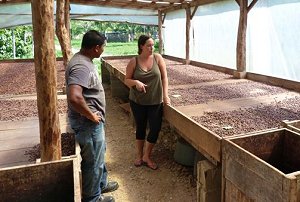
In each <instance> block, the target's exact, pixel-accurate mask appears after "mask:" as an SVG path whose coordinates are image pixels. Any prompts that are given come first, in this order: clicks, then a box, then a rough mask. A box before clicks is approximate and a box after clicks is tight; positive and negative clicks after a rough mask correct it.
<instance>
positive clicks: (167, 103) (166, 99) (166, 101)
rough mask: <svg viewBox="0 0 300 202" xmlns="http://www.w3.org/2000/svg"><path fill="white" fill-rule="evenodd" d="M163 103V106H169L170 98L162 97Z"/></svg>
mask: <svg viewBox="0 0 300 202" xmlns="http://www.w3.org/2000/svg"><path fill="white" fill-rule="evenodd" d="M163 101H164V104H165V105H170V104H171V99H170V97H169V96H168V95H167V96H164V99H163Z"/></svg>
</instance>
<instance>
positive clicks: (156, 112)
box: [130, 101, 163, 144]
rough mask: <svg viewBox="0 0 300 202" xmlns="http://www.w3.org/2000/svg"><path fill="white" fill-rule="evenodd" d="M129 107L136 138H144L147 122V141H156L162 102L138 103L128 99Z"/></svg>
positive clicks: (160, 119) (160, 120) (159, 126)
mask: <svg viewBox="0 0 300 202" xmlns="http://www.w3.org/2000/svg"><path fill="white" fill-rule="evenodd" d="M130 107H131V110H132V113H133V116H134V119H135V124H136V139H137V140H145V137H146V128H147V123H149V133H148V135H147V141H148V142H150V143H153V144H154V143H156V141H157V138H158V134H159V131H160V129H161V123H162V114H163V104H158V105H140V104H137V103H135V102H133V101H130Z"/></svg>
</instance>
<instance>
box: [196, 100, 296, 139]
mask: <svg viewBox="0 0 300 202" xmlns="http://www.w3.org/2000/svg"><path fill="white" fill-rule="evenodd" d="M192 119H194V120H196V121H197V122H198V123H200V124H201V125H203V126H205V127H206V128H208V129H209V130H211V131H213V132H214V133H216V134H217V135H219V136H221V137H225V136H231V135H237V134H242V133H249V132H254V131H259V130H266V129H270V128H276V127H280V124H281V122H282V121H283V120H299V119H300V96H299V97H294V98H289V99H286V100H284V101H282V102H277V103H275V102H274V103H272V104H270V105H261V106H258V107H252V108H245V109H239V110H234V111H230V112H206V113H205V114H204V115H203V116H201V117H192Z"/></svg>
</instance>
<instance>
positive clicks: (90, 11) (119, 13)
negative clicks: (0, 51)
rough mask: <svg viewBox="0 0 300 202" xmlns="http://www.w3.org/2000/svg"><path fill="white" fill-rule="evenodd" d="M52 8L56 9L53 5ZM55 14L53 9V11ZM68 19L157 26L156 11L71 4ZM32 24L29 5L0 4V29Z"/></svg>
mask: <svg viewBox="0 0 300 202" xmlns="http://www.w3.org/2000/svg"><path fill="white" fill-rule="evenodd" d="M54 7H56V6H55V5H54ZM54 14H55V9H54ZM70 18H71V19H77V20H95V21H112V22H128V23H135V24H145V25H157V24H158V18H157V11H154V10H147V9H125V8H113V7H106V6H105V7H104V6H94V5H93V6H89V5H80V4H71V10H70ZM26 24H32V15H31V5H30V3H20V4H0V29H1V28H9V27H15V26H19V25H26Z"/></svg>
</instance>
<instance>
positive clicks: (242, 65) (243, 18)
mask: <svg viewBox="0 0 300 202" xmlns="http://www.w3.org/2000/svg"><path fill="white" fill-rule="evenodd" d="M239 2H240V3H239V6H240V18H239V28H238V35H237V46H236V54H237V60H236V68H237V71H238V72H244V71H246V32H247V5H248V0H239Z"/></svg>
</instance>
